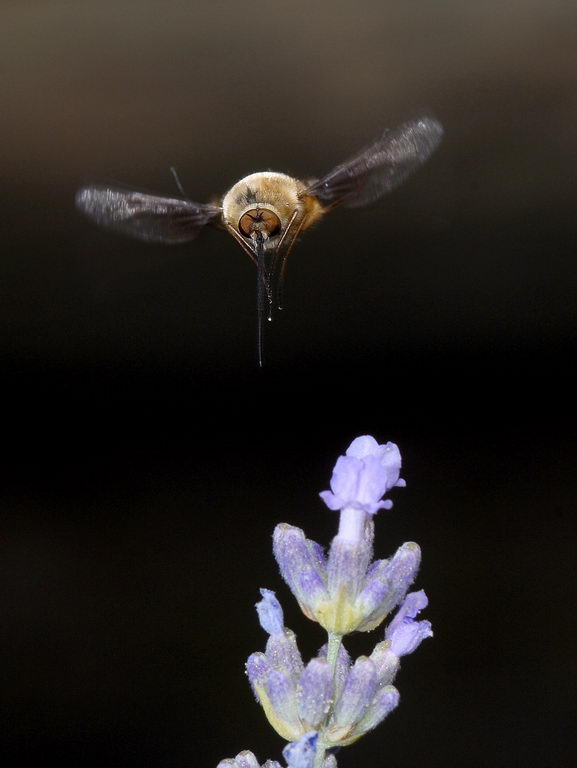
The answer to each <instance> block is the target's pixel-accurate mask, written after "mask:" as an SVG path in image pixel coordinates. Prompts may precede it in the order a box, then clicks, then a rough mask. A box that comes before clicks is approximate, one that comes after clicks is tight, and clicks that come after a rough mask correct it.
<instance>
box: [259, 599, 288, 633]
mask: <svg viewBox="0 0 577 768" xmlns="http://www.w3.org/2000/svg"><path fill="white" fill-rule="evenodd" d="M260 593H261V595H262V600H260V602H258V603H257V604H256V610H257V612H258V620H259V621H260V625H261V627H262V628H263V629H264V631H265V632H268V634H269V635H281V634H282V633H283V632H284V620H283V613H282V608H281V605H280V603H279V601H278V600H277V598H276V595H275V593H274V592H273V591H272V589H261V590H260Z"/></svg>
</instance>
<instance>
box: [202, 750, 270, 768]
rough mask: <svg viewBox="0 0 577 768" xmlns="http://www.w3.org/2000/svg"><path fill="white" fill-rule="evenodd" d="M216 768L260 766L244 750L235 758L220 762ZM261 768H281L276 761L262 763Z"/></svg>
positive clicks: (253, 757)
mask: <svg viewBox="0 0 577 768" xmlns="http://www.w3.org/2000/svg"><path fill="white" fill-rule="evenodd" d="M216 768H260V766H259V763H258V760H257V759H256V757H255V756H254V754H253V753H252V752H250V751H249V750H248V749H245V750H244V751H243V752H239V753H238V755H237V756H236V757H235V758H232V757H229V758H227V759H226V760H221V761H220V763H219V764H218V765H217V766H216ZM262 768H281V765H280V763H277V761H276V760H267V761H266V762H265V763H263V766H262Z"/></svg>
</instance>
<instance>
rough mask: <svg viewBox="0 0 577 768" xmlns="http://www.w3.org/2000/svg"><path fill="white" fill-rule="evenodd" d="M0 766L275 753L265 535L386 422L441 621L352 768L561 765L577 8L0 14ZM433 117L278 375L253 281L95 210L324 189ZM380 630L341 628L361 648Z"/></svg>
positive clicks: (325, 248) (319, 269)
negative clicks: (306, 183)
mask: <svg viewBox="0 0 577 768" xmlns="http://www.w3.org/2000/svg"><path fill="white" fill-rule="evenodd" d="M0 15H1V23H0V88H1V92H0V95H1V97H2V98H1V109H2V117H1V120H0V158H1V168H2V175H1V180H0V195H1V210H2V244H3V248H2V258H1V259H0V291H1V292H2V296H1V301H0V334H1V336H0V354H1V361H2V373H1V380H2V386H3V405H4V409H3V410H4V418H3V443H4V447H5V449H6V453H7V457H6V459H4V460H3V463H2V474H3V482H2V507H1V509H2V513H1V520H2V523H1V531H0V569H1V574H2V575H1V577H0V616H1V617H2V625H3V632H2V641H1V642H2V648H3V654H2V672H3V675H2V677H3V682H2V685H1V686H0V699H1V702H0V703H1V709H2V718H3V721H4V722H3V728H2V732H3V736H2V742H3V743H2V749H1V751H2V753H3V756H4V763H5V764H6V765H18V766H20V765H23V764H28V763H30V764H32V763H34V764H46V763H48V762H50V761H56V760H57V761H58V762H59V764H60V765H61V766H62V768H66V767H67V766H76V765H78V764H82V765H87V766H92V765H94V766H96V765H98V766H101V765H107V766H123V768H127V767H129V766H135V767H136V766H151V767H155V768H156V767H157V766H163V768H164V767H169V766H170V767H172V766H174V768H181V767H184V766H190V765H195V766H206V768H214V766H216V763H217V762H218V760H220V759H221V758H223V757H226V756H232V755H234V754H236V753H237V752H238V751H240V750H241V749H245V748H249V749H252V750H253V751H254V752H255V753H256V754H257V756H258V757H259V758H260V759H261V762H262V761H264V760H265V758H267V757H273V758H277V759H278V758H279V757H280V751H281V748H282V746H283V742H282V741H281V739H280V738H279V737H277V736H276V735H275V734H273V732H272V730H271V729H270V728H269V726H268V725H267V724H266V722H265V720H264V717H263V715H262V713H261V711H260V710H259V708H258V706H257V705H256V704H255V703H254V701H253V700H252V695H251V693H250V691H249V688H248V685H247V683H246V680H245V677H244V674H243V669H242V665H243V662H244V660H245V658H246V656H248V654H249V653H250V652H252V651H253V650H257V649H259V648H261V647H262V645H263V643H264V639H265V638H264V636H263V632H262V631H261V630H260V628H259V627H258V623H257V621H256V617H255V612H254V609H253V605H254V603H255V602H256V600H257V599H258V588H259V587H261V586H267V587H270V588H273V589H277V591H278V594H279V596H280V598H281V600H282V602H283V605H284V606H285V608H286V614H287V617H286V620H287V624H288V625H289V626H290V627H292V628H293V629H294V630H295V631H296V632H297V633H298V635H299V640H300V641H301V644H302V648H303V651H304V654H305V655H306V656H310V655H311V654H313V653H314V651H315V648H316V647H318V646H319V645H320V644H321V642H322V635H321V633H320V632H317V628H316V627H315V626H314V625H313V624H311V623H310V622H308V621H307V620H305V619H304V617H301V616H300V614H299V612H298V610H297V609H296V607H295V606H294V605H293V604H292V602H291V598H290V596H289V594H288V591H287V590H286V588H284V587H283V586H282V584H281V581H280V577H279V576H278V573H277V571H276V567H275V564H274V561H273V559H272V554H271V551H270V544H271V542H270V534H271V532H272V529H273V527H274V525H275V523H277V522H279V521H282V520H285V521H287V522H292V523H294V524H297V525H300V526H302V527H304V528H305V529H306V530H307V532H308V533H310V535H312V536H314V537H316V538H317V539H318V540H320V541H322V542H324V543H328V542H329V540H330V538H331V536H332V535H333V532H334V530H335V526H336V519H335V516H334V515H333V514H332V513H329V512H328V510H326V509H324V508H323V505H322V504H321V502H320V500H319V499H318V498H317V496H316V494H317V492H318V491H319V490H322V489H324V488H326V487H327V484H328V480H329V477H330V472H331V467H332V464H333V462H334V460H335V459H336V457H337V455H338V454H339V453H341V452H343V451H344V449H345V448H346V446H347V444H348V442H349V441H350V440H351V439H352V438H353V437H354V436H356V435H358V434H362V433H367V432H368V433H372V434H374V435H375V436H376V437H377V438H379V440H386V439H392V440H395V441H396V442H398V443H399V445H400V447H401V451H402V453H403V457H404V461H405V471H404V475H405V477H406V479H407V481H408V487H407V489H406V490H403V491H401V490H399V491H397V492H396V493H395V502H396V504H395V507H394V509H393V510H392V511H391V512H387V513H381V515H380V518H379V521H378V533H377V554H378V555H379V556H385V555H387V554H389V553H391V552H392V551H393V550H394V549H395V548H396V547H397V546H398V545H399V544H400V543H401V542H402V541H405V540H416V541H418V542H419V543H420V544H421V546H422V548H423V552H424V559H423V567H422V571H421V575H420V577H419V581H418V586H419V587H423V588H425V589H426V591H427V593H428V594H429V597H430V600H431V604H430V608H429V609H428V612H427V613H428V617H429V618H430V619H431V620H432V621H433V624H434V628H435V637H434V639H433V640H430V641H427V642H426V643H425V644H424V645H423V646H422V647H421V649H419V651H418V653H416V654H415V655H414V656H413V657H409V658H407V659H406V660H405V663H404V664H403V669H402V672H401V674H400V676H399V678H398V686H399V688H400V691H401V695H402V703H401V706H400V707H399V709H398V711H397V712H395V713H394V714H393V715H392V716H391V718H390V720H389V721H388V722H386V724H384V725H383V726H381V728H380V729H379V730H378V731H376V732H375V733H373V734H371V735H369V736H367V737H366V738H365V739H364V740H362V741H361V742H359V743H358V744H356V745H354V746H352V747H350V748H347V750H345V751H343V752H341V754H340V756H339V766H340V767H342V768H347V766H349V767H350V766H367V767H369V766H373V765H380V764H384V763H385V762H386V763H387V764H390V765H400V764H402V765H404V766H413V765H414V766H417V765H422V764H423V763H424V762H425V761H426V763H427V764H428V765H430V766H431V767H432V768H434V767H435V766H447V765H449V766H453V765H455V766H457V765H459V766H460V765H467V766H470V767H471V768H476V767H477V766H491V768H498V767H500V766H511V765H524V766H533V765H535V766H565V765H567V766H572V765H574V764H575V757H576V755H575V751H576V750H575V743H574V723H575V716H576V714H577V713H576V711H575V694H574V690H575V672H576V669H575V667H576V662H575V654H574V648H575V631H576V629H577V623H576V620H575V597H576V594H575V592H576V590H575V552H574V550H575V544H574V541H575V523H574V515H575V512H574V508H575V492H576V490H577V482H576V480H575V463H576V460H577V446H576V442H575V373H574V360H575V351H576V346H575V339H576V331H577V312H576V311H575V303H576V302H575V296H576V288H577V269H576V264H575V251H576V236H577V219H576V216H575V211H576V210H577V180H576V178H577V175H576V173H575V167H576V157H577V67H576V66H575V61H576V58H575V51H576V44H577V9H576V7H575V4H574V3H572V2H570V0H559V1H557V2H556V1H553V2H551V1H550V2H544V0H523V2H521V0H505V2H494V1H493V0H490V2H486V3H475V4H474V3H463V2H456V1H455V2H449V1H448V0H438V1H437V2H434V3H433V2H424V1H422V0H419V1H417V0H415V1H413V2H410V1H409V0H407V1H406V2H376V1H374V2H369V1H367V0H356V2H352V0H337V1H336V2H331V3H328V2H324V3H322V2H319V3H312V2H304V1H303V0H294V2H291V3H275V2H269V3H265V4H262V3H224V2H216V1H214V0H213V2H210V3H209V2H192V1H191V2H174V1H173V0H169V1H168V2H153V0H140V2H136V1H134V2H133V1H128V0H116V2H109V1H108V0H104V1H102V2H91V3H78V2H77V3H73V2H69V1H65V0H60V1H59V2H57V1H54V2H45V1H43V2H39V1H38V2H34V1H30V2H10V1H9V0H4V2H1V3H0ZM421 114H433V115H435V116H436V117H437V118H438V119H439V120H441V122H442V123H443V125H444V127H445V131H446V135H445V139H444V142H443V145H442V147H441V148H440V150H439V151H438V152H437V153H436V154H435V156H434V157H433V158H432V159H431V160H430V162H429V163H428V164H427V165H426V166H425V167H424V168H423V169H422V170H421V171H420V172H419V173H418V174H416V175H415V176H414V177H413V178H412V179H411V180H410V181H409V182H408V183H407V184H406V185H405V186H403V187H402V188H400V189H399V190H397V191H396V192H395V193H394V194H393V195H391V196H390V197H389V198H387V199H383V200H382V201H380V202H378V203H376V204H375V205H373V206H371V207H369V208H366V209H359V210H355V211H351V210H342V211H338V212H335V213H334V214H332V215H331V216H330V217H327V218H326V220H325V221H323V222H322V224H321V225H320V226H318V227H317V228H315V229H314V230H313V231H311V232H309V233H307V235H306V237H304V238H303V240H302V242H301V243H299V244H298V246H297V247H296V248H295V250H294V252H293V254H292V256H291V259H290V264H289V268H288V275H287V285H286V296H285V298H286V304H287V309H286V311H285V312H283V313H281V314H280V315H278V316H277V317H276V318H275V321H274V323H273V324H272V325H271V326H270V327H269V328H267V342H266V355H267V364H266V367H265V369H264V370H263V371H259V370H257V368H256V351H255V324H256V323H255V298H254V282H255V279H254V271H253V268H252V265H251V264H250V263H249V261H248V259H247V258H246V257H245V256H244V254H243V253H242V252H241V251H240V249H239V248H238V246H237V245H236V244H235V243H234V242H233V241H232V240H231V239H229V238H227V237H226V236H225V235H223V234H222V233H220V232H216V231H208V232H206V233H203V235H202V236H201V237H200V238H199V239H198V240H197V241H196V242H194V243H192V244H190V245H185V246H179V247H172V248H167V247H161V246H152V245H144V244H142V243H135V242H132V241H130V240H125V239H122V238H120V237H116V236H114V235H112V234H110V233H107V232H103V231H100V230H98V229H96V228H95V227H93V226H92V225H91V224H90V223H89V222H87V221H85V220H83V219H82V218H81V217H80V216H79V215H78V214H77V213H76V212H75V210H74V207H73V198H74V192H75V190H76V189H77V187H78V186H80V185H81V184H83V183H85V182H87V181H95V180H104V181H112V182H118V183H122V184H125V185H129V186H135V187H141V188H145V189H149V190H152V191H158V192H161V193H174V192H175V185H174V182H173V180H172V178H171V176H170V173H169V167H170V166H171V165H174V166H176V167H177V169H178V171H179V174H180V177H181V179H182V182H183V184H184V186H185V189H186V190H187V192H188V194H189V195H190V196H191V198H192V199H195V200H198V201H204V200H208V199H209V198H210V197H211V196H212V195H215V194H220V193H222V192H223V191H225V190H226V189H227V188H228V187H230V185H231V184H232V183H234V182H235V181H236V180H237V179H239V178H240V177H242V176H243V175H245V174H247V173H249V172H252V171H255V170H262V169H266V168H271V169H274V170H279V171H285V172H290V173H293V174H295V175H297V176H305V177H307V176H314V175H316V174H321V173H323V172H325V171H327V170H328V169H330V168H331V167H332V166H334V165H335V164H336V163H339V162H341V161H342V160H343V159H345V158H346V157H348V156H349V155H350V154H351V153H354V152H355V151H356V150H358V149H359V148H360V147H362V146H363V145H365V144H366V143H367V142H369V141H371V140H372V139H373V138H375V137H376V136H377V135H378V134H379V133H380V132H381V130H382V129H383V128H384V127H392V126H395V125H397V124H399V123H401V122H403V121H404V120H406V119H408V118H412V117H415V116H419V115H421ZM379 639H381V634H380V633H379V632H375V633H374V634H373V635H362V636H359V637H356V638H353V639H352V642H351V650H353V651H354V652H355V653H356V654H360V653H363V652H368V651H369V650H370V648H371V647H372V644H373V643H374V642H376V641H377V640H379Z"/></svg>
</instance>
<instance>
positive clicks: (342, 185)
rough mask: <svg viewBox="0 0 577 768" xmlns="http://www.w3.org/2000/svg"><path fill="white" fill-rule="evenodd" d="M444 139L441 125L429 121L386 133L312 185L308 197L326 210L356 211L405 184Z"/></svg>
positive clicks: (414, 123)
mask: <svg viewBox="0 0 577 768" xmlns="http://www.w3.org/2000/svg"><path fill="white" fill-rule="evenodd" d="M442 135H443V128H442V126H441V124H440V123H438V122H437V121H436V120H433V119H432V118H430V117H423V118H421V119H420V120H415V121H413V122H410V123H404V124H403V125H401V126H400V127H399V128H395V129H394V130H390V131H389V130H387V131H385V132H384V133H383V135H382V136H381V138H380V139H378V140H377V141H376V142H375V143H374V144H372V145H371V146H370V147H367V148H366V149H364V150H363V151H362V152H360V153H359V154H358V155H356V157H353V158H352V159H351V160H348V161H347V162H345V163H341V165H337V167H336V168H334V169H333V170H332V171H331V172H330V173H327V175H326V176H323V177H322V179H319V180H318V181H315V182H313V183H312V184H311V185H310V186H309V187H308V189H307V190H306V192H305V194H307V195H314V196H315V197H318V199H319V200H320V201H321V202H322V203H324V204H325V205H327V206H333V205H337V204H339V203H342V205H344V206H346V207H347V208H356V207H358V206H361V205H366V204H367V203H371V202H373V200H377V198H379V197H381V195H384V194H385V193H386V192H390V191H391V190H393V189H394V188H395V187H397V186H399V184H402V183H403V181H405V179H407V178H408V177H409V176H410V175H411V173H413V171H415V170H416V169H417V168H418V167H419V166H420V165H422V164H423V163H424V162H425V161H426V160H427V159H428V157H429V156H430V155H431V154H432V152H433V151H434V150H435V149H436V148H437V146H438V144H439V142H440V140H441V136H442Z"/></svg>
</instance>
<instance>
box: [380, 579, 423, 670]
mask: <svg viewBox="0 0 577 768" xmlns="http://www.w3.org/2000/svg"><path fill="white" fill-rule="evenodd" d="M428 603H429V601H428V599H427V596H426V594H425V592H424V591H423V590H422V589H421V590H420V591H419V592H410V593H409V594H408V595H407V597H406V598H405V601H404V603H403V604H402V605H401V607H400V608H399V610H398V611H397V613H396V614H395V618H394V619H393V620H392V621H391V623H390V624H389V626H388V627H387V629H386V631H385V638H386V639H387V640H388V641H389V642H390V644H391V651H392V652H393V653H394V654H396V655H397V656H406V655H407V654H408V653H412V652H413V651H414V650H415V649H416V648H418V647H419V645H420V644H421V643H422V641H423V640H424V639H425V638H426V637H431V636H432V634H433V630H432V629H431V622H430V621H415V620H414V619H415V616H416V615H417V614H418V613H419V612H420V611H422V610H423V608H426V607H427V605H428Z"/></svg>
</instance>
